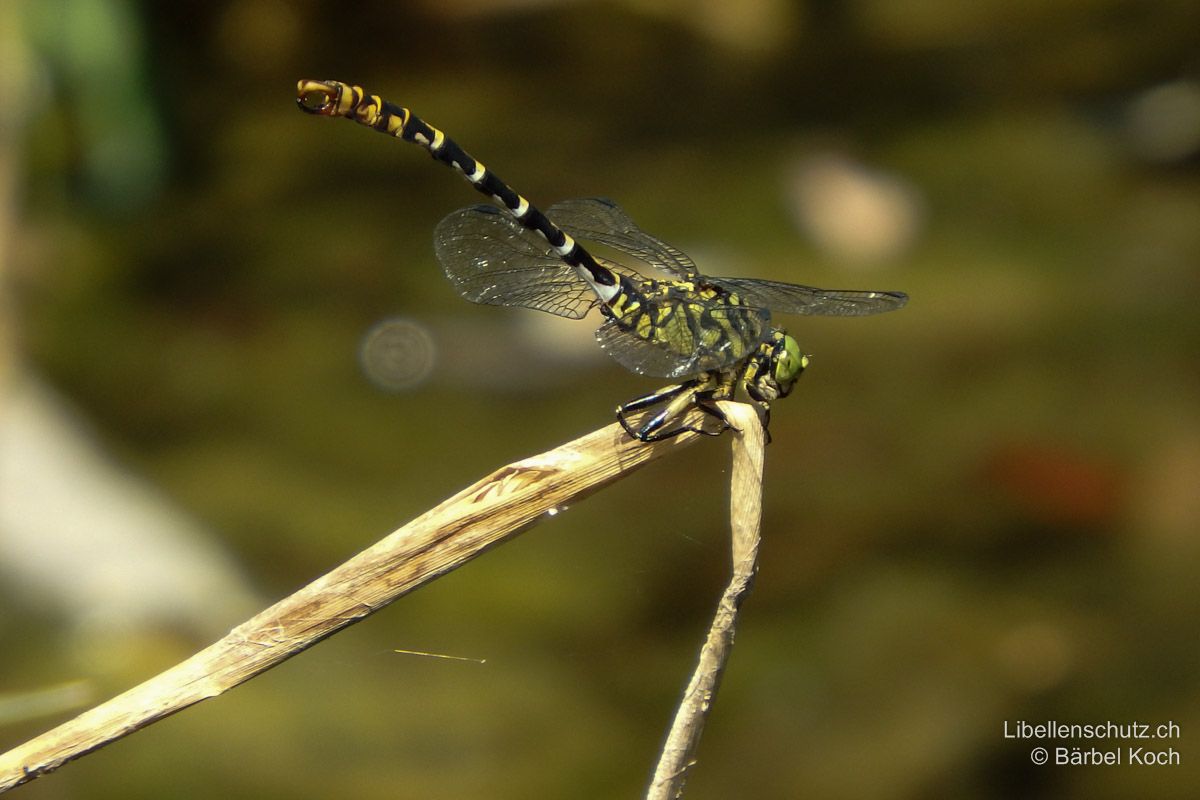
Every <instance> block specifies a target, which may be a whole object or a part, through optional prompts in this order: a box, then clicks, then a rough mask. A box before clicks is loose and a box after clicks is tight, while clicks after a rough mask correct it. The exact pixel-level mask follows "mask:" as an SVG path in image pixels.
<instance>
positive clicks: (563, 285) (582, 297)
mask: <svg viewBox="0 0 1200 800" xmlns="http://www.w3.org/2000/svg"><path fill="white" fill-rule="evenodd" d="M433 246H434V250H435V252H436V253H437V258H438V261H439V262H441V265H442V269H444V270H445V271H446V277H448V278H449V279H450V282H451V283H453V284H454V288H456V289H457V290H458V293H459V294H461V295H462V296H463V297H465V298H466V299H468V300H470V301H471V302H472V303H483V304H486V305H493V306H520V307H522V308H532V309H535V310H537V311H546V312H548V313H551V314H557V315H558V316H560V317H568V318H570V319H581V318H582V317H583V316H584V315H585V314H587V312H588V309H590V308H591V307H592V306H593V305H595V303H596V296H595V294H593V292H592V290H591V289H590V288H589V287H588V285H587V283H586V282H585V281H584V280H583V278H581V277H580V276H579V274H578V273H577V272H576V271H575V269H574V268H573V267H571V266H570V265H569V264H566V263H565V262H563V261H562V259H560V258H559V257H558V256H557V255H555V253H554V251H553V250H552V249H551V248H550V246H549V245H548V244H547V243H546V240H545V239H543V238H542V237H541V236H539V235H538V234H536V233H534V232H533V231H530V230H529V229H528V228H525V227H522V226H521V224H520V223H519V222H517V221H516V220H515V219H513V218H512V217H510V216H509V215H507V214H505V213H504V212H503V211H501V210H500V209H498V208H496V207H495V206H483V205H480V206H472V207H471V208H464V209H461V210H459V211H455V212H454V213H453V214H451V215H449V216H448V217H446V218H445V219H443V220H442V221H441V222H439V223H438V226H437V229H436V230H435V231H434V239H433Z"/></svg>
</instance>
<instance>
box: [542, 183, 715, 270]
mask: <svg viewBox="0 0 1200 800" xmlns="http://www.w3.org/2000/svg"><path fill="white" fill-rule="evenodd" d="M546 216H547V217H549V218H550V219H551V220H553V221H554V224H556V225H558V227H560V228H562V229H563V230H564V231H566V232H567V233H569V234H571V236H574V237H575V238H576V239H584V240H585V241H590V242H599V243H600V244H605V245H608V246H609V247H611V248H613V249H614V250H619V251H621V252H622V253H626V254H627V255H631V256H633V257H634V258H636V259H638V260H639V261H642V262H643V263H646V264H649V265H650V266H652V267H654V268H656V269H660V270H662V271H663V272H667V273H670V274H671V275H674V276H676V277H678V278H685V279H689V278H693V277H695V276H696V264H695V262H693V261H692V260H691V259H690V258H688V257H687V256H686V255H685V254H684V253H683V252H681V251H680V250H678V249H676V248H674V247H672V246H671V245H669V244H667V243H666V242H664V241H662V240H661V239H657V238H655V237H653V236H651V235H650V234H648V233H646V232H645V231H643V230H642V229H641V228H639V227H638V226H637V225H636V224H634V221H633V220H632V219H630V218H629V215H628V214H626V213H625V212H624V211H622V210H621V207H620V206H618V205H617V204H616V203H614V202H613V201H612V200H609V199H607V198H603V197H578V198H575V199H574V200H564V201H562V202H561V203H556V204H555V205H552V206H550V208H549V209H548V210H547V211H546Z"/></svg>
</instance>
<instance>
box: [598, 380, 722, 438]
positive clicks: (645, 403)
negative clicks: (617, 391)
mask: <svg viewBox="0 0 1200 800" xmlns="http://www.w3.org/2000/svg"><path fill="white" fill-rule="evenodd" d="M712 382H713V377H712V376H711V375H703V376H701V377H699V378H693V379H692V380H690V381H684V382H683V383H677V384H674V385H672V386H667V387H664V388H662V389H659V390H658V391H656V392H651V393H650V394H647V395H643V396H641V397H637V398H634V399H633V400H630V401H629V402H628V403H624V404H622V405H620V406H618V407H617V421H618V422H620V423H621V427H623V428H624V429H625V431H626V433H628V434H629V435H630V436H632V437H633V438H635V439H639V440H641V441H643V442H658V441H662V440H663V439H670V438H671V437H673V436H678V435H679V434H681V433H684V432H689V431H690V432H691V433H700V434H703V435H705V436H720V435H721V434H722V433H723V432H724V431H725V429H726V428H729V427H730V425H729V421H728V420H727V419H726V418H725V415H724V414H723V413H722V412H721V410H720V409H719V408H717V407H716V405H714V404H713V394H714V392H715V391H716V390H715V389H713V388H711V384H712ZM699 387H706V388H699ZM662 403H665V404H666V405H665V406H664V407H663V409H662V410H661V411H659V412H658V413H657V414H655V415H654V416H652V417H650V419H648V420H646V421H645V422H644V423H642V425H641V427H639V428H636V429H635V428H634V427H633V425H632V424H631V423H630V421H629V414H631V413H634V412H637V411H641V410H643V409H647V408H652V407H654V406H657V405H660V404H662ZM689 406H695V407H697V408H699V409H700V410H701V411H704V412H705V413H708V414H711V415H712V416H714V417H716V418H717V419H719V420H720V421H721V424H722V427H721V429H720V430H716V431H710V430H705V429H704V428H697V427H695V426H693V425H679V426H676V427H674V428H669V429H667V430H662V429H663V428H664V427H665V426H666V425H667V423H669V422H671V420H673V419H676V418H677V417H679V416H680V415H681V414H683V413H684V412H685V411H686V410H687V409H688V407H689Z"/></svg>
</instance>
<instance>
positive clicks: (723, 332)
mask: <svg viewBox="0 0 1200 800" xmlns="http://www.w3.org/2000/svg"><path fill="white" fill-rule="evenodd" d="M695 310H696V313H695V314H691V313H689V312H688V311H687V310H685V309H679V310H678V311H677V313H676V314H674V315H672V316H671V317H670V318H669V320H668V321H666V322H665V323H664V324H662V325H660V326H658V327H657V328H655V329H654V331H653V333H652V335H653V337H654V338H644V337H642V336H639V335H637V334H636V333H634V332H633V330H631V329H630V328H628V327H624V326H622V325H620V324H618V322H617V320H613V319H610V320H608V321H607V322H605V323H604V324H603V325H601V326H600V328H599V330H597V331H596V340H597V341H599V342H600V347H601V348H602V349H603V350H604V351H605V352H606V353H608V354H609V355H610V356H612V357H613V358H614V359H615V360H616V361H617V363H619V364H620V365H621V366H623V367H625V368H626V369H628V370H631V371H633V372H636V373H638V374H639V375H650V376H653V377H658V378H686V377H689V376H692V375H698V374H699V373H701V372H707V371H709V370H723V369H727V368H729V367H731V366H733V365H734V364H736V363H738V362H740V361H742V360H743V359H745V358H747V357H748V356H750V355H751V354H752V353H753V351H754V350H755V349H756V348H757V347H758V344H759V343H760V342H761V341H762V340H763V339H764V338H765V337H766V336H767V334H768V332H769V330H768V321H769V319H770V318H769V315H768V314H767V313H766V312H765V311H763V310H762V309H757V308H749V307H746V306H705V307H698V308H697V309H695Z"/></svg>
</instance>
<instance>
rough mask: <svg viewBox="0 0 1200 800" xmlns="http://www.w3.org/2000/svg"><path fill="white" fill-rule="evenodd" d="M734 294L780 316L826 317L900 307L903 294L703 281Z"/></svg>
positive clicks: (737, 280)
mask: <svg viewBox="0 0 1200 800" xmlns="http://www.w3.org/2000/svg"><path fill="white" fill-rule="evenodd" d="M706 280H708V281H709V282H710V283H713V284H715V285H717V286H720V287H722V288H725V289H728V290H729V291H731V292H733V293H735V294H736V295H737V296H738V297H740V298H741V299H742V301H743V302H744V303H746V304H748V305H752V306H759V307H761V308H769V309H771V310H772V311H778V312H780V313H782V314H808V315H820V316H826V317H865V316H867V315H868V314H882V313H883V312H885V311H895V310H896V309H898V308H903V307H904V304H905V303H907V302H908V295H906V294H904V293H903V292H871V291H860V290H857V289H817V288H816V287H813V286H801V285H799V284H795V283H783V282H782V281H765V280H758V279H756V278H706Z"/></svg>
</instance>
